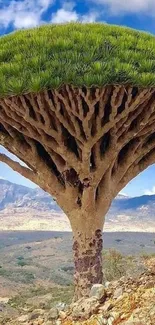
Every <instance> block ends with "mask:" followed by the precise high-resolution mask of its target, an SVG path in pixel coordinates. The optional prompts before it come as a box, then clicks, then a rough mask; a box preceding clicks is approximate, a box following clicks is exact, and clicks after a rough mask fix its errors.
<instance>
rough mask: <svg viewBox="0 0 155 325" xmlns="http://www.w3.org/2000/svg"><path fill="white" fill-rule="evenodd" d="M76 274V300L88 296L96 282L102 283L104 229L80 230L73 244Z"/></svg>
mask: <svg viewBox="0 0 155 325" xmlns="http://www.w3.org/2000/svg"><path fill="white" fill-rule="evenodd" d="M73 253H74V263H75V274H74V285H75V293H74V300H77V299H80V298H81V297H88V296H89V292H90V289H91V287H92V285H93V284H95V283H102V280H103V273H102V230H101V229H94V230H93V231H92V232H91V233H90V232H88V233H87V229H83V231H82V232H78V233H77V234H76V236H75V237H74V244H73Z"/></svg>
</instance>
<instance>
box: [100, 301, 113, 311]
mask: <svg viewBox="0 0 155 325" xmlns="http://www.w3.org/2000/svg"><path fill="white" fill-rule="evenodd" d="M113 306H114V305H113V304H112V303H111V302H109V301H106V302H105V303H104V305H103V306H101V307H100V308H99V310H101V311H102V312H105V311H108V310H110V309H112V308H113Z"/></svg>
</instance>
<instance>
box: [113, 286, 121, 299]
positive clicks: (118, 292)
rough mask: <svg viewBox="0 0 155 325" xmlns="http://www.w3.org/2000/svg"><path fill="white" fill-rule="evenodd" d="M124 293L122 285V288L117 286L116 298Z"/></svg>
mask: <svg viewBox="0 0 155 325" xmlns="http://www.w3.org/2000/svg"><path fill="white" fill-rule="evenodd" d="M122 294H123V289H122V288H121V287H120V288H117V289H116V290H115V291H114V295H113V298H114V299H117V298H119V297H120V296H122Z"/></svg>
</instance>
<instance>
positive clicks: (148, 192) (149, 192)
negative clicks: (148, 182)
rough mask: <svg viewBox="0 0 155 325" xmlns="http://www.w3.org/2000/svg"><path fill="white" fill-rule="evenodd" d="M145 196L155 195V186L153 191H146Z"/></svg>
mask: <svg viewBox="0 0 155 325" xmlns="http://www.w3.org/2000/svg"><path fill="white" fill-rule="evenodd" d="M144 194H145V195H153V194H155V186H153V187H152V189H151V190H145V191H144Z"/></svg>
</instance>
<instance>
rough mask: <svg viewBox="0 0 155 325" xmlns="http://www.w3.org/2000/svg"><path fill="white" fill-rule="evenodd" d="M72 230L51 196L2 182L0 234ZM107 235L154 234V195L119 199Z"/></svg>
mask: <svg viewBox="0 0 155 325" xmlns="http://www.w3.org/2000/svg"><path fill="white" fill-rule="evenodd" d="M40 229H41V230H70V226H69V222H68V219H67V218H66V216H65V215H64V213H63V212H62V210H61V209H60V208H59V207H58V206H57V204H56V202H55V201H54V200H53V199H52V198H51V196H50V195H49V194H47V193H45V192H44V191H43V190H41V189H39V188H36V189H32V188H28V187H26V186H22V185H18V184H14V183H11V182H9V181H7V180H4V179H0V230H40ZM104 229H105V230H106V231H150V232H155V195H144V196H140V197H134V198H133V197H132V198H131V197H127V196H124V195H118V196H117V198H116V199H115V200H114V201H113V203H112V205H111V208H110V210H109V212H108V214H107V216H106V222H105V228H104Z"/></svg>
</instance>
